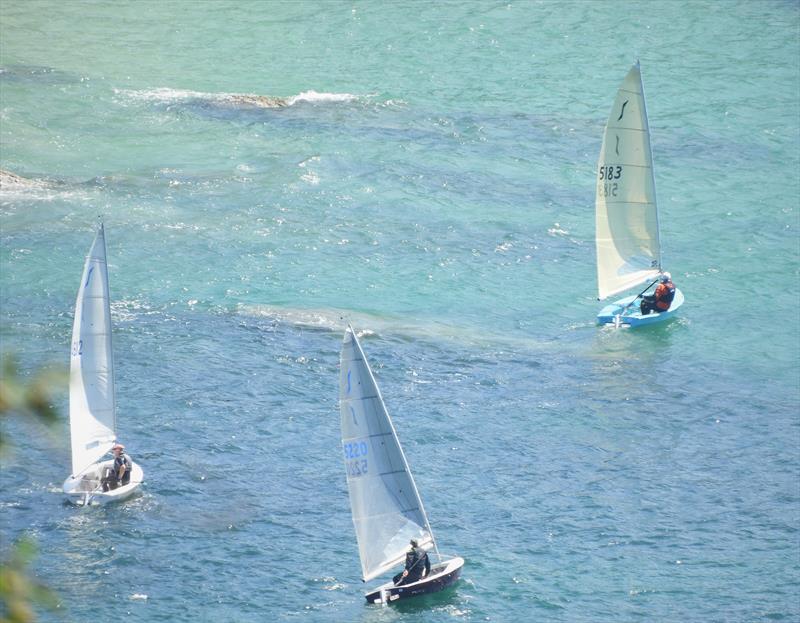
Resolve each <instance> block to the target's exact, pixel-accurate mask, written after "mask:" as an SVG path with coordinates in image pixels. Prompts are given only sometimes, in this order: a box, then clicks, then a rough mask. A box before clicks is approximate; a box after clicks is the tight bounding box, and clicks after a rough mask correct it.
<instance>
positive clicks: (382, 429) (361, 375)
mask: <svg viewBox="0 0 800 623" xmlns="http://www.w3.org/2000/svg"><path fill="white" fill-rule="evenodd" d="M339 408H340V413H341V425H342V449H343V451H344V462H345V469H346V471H347V486H348V489H349V491H350V507H351V510H352V513H353V524H354V526H355V531H356V538H357V540H358V550H359V555H360V557H361V569H362V577H363V579H364V581H365V582H367V581H369V580H371V579H372V578H375V577H377V576H379V575H381V574H382V573H384V572H386V571H388V570H389V569H391V568H392V567H394V566H396V565H398V564H399V563H401V562H403V560H404V558H405V553H406V551H407V550H408V547H409V540H410V539H412V538H416V539H418V540H419V544H420V545H421V546H424V545H425V544H427V543H432V542H433V534H432V533H431V530H430V526H429V525H428V518H427V516H426V515H425V510H424V508H423V507H422V501H421V500H420V497H419V493H418V492H417V487H416V485H415V484H414V479H413V478H412V476H411V471H410V470H409V468H408V463H407V462H406V458H405V456H404V455H403V450H402V449H401V447H400V442H399V441H398V439H397V434H396V433H395V430H394V426H393V425H392V421H391V419H390V418H389V414H388V412H387V411H386V406H385V405H384V403H383V398H382V397H381V394H380V391H379V390H378V386H377V384H376V383H375V378H374V377H373V375H372V370H370V367H369V364H368V363H367V359H366V357H365V356H364V351H363V350H361V345H360V344H359V343H358V339H357V338H356V335H355V332H354V331H353V329H352V328H351V327H348V329H347V331H346V332H345V335H344V343H343V344H342V356H341V366H340V377H339ZM434 546H435V543H434Z"/></svg>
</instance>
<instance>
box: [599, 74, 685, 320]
mask: <svg viewBox="0 0 800 623" xmlns="http://www.w3.org/2000/svg"><path fill="white" fill-rule="evenodd" d="M597 176H598V177H597V193H596V196H595V225H596V230H595V244H596V248H597V288H598V298H599V299H600V300H603V299H605V298H608V297H611V296H614V295H616V294H619V293H621V292H625V291H627V290H631V289H633V288H635V287H637V286H641V285H642V284H644V283H647V282H652V283H651V284H650V285H649V286H648V287H647V288H646V289H645V290H643V291H642V292H641V293H639V294H636V295H630V296H626V297H625V298H621V299H619V300H617V301H614V302H613V303H610V304H608V305H606V306H605V307H603V309H601V310H600V313H599V314H598V315H597V322H598V323H600V324H614V325H616V326H619V325H621V324H624V325H629V326H638V325H645V324H652V323H655V322H660V321H662V320H665V319H667V318H669V317H671V316H673V315H674V314H675V312H677V311H678V308H679V307H680V306H681V305H682V304H683V293H682V292H681V291H680V290H678V289H677V288H676V290H675V296H674V298H673V300H672V304H671V305H670V308H669V309H668V310H667V311H664V312H652V313H650V314H647V315H642V313H641V311H640V309H639V305H638V304H637V299H638V298H639V297H641V296H642V294H644V292H646V291H647V289H649V288H650V287H651V286H652V285H654V284H655V283H656V282H657V281H658V278H659V275H661V274H662V273H663V270H662V267H661V240H660V237H659V223H658V209H657V207H656V182H655V177H654V175H653V153H652V150H651V147H650V126H649V125H648V122H647V109H646V107H645V100H644V87H643V86H642V74H641V72H640V70H639V63H638V61H637V63H636V64H635V65H634V66H633V67H632V68H631V70H630V71H629V72H628V75H627V76H625V80H623V82H622V84H621V85H620V87H619V91H617V97H616V100H615V101H614V106H613V108H612V109H611V114H610V115H609V117H608V122H607V123H606V128H605V133H604V134H603V146H602V147H601V148H600V159H599V161H598V164H597Z"/></svg>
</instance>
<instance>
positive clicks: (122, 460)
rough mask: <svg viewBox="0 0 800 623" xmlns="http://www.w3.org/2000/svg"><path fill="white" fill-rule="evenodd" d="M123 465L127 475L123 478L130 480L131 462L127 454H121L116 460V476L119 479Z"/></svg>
mask: <svg viewBox="0 0 800 623" xmlns="http://www.w3.org/2000/svg"><path fill="white" fill-rule="evenodd" d="M123 465H124V466H125V474H124V475H123V478H124V479H125V480H129V479H130V477H131V462H130V460H129V459H128V456H127V455H126V454H120V455H119V456H118V457H117V458H115V459H114V475H115V476H116V477H117V478H119V477H120V475H119V472H120V469H121V468H122V466H123Z"/></svg>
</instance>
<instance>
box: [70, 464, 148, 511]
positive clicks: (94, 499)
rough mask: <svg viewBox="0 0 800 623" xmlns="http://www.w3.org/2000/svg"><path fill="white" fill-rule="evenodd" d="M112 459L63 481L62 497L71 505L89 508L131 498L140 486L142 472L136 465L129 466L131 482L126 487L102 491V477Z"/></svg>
mask: <svg viewBox="0 0 800 623" xmlns="http://www.w3.org/2000/svg"><path fill="white" fill-rule="evenodd" d="M113 465H114V459H109V460H107V461H100V462H98V463H95V464H94V465H91V466H89V467H88V468H87V469H85V470H83V472H81V473H80V474H78V475H77V476H70V477H69V478H67V479H66V480H65V481H64V486H63V489H64V495H66V496H67V500H68V501H69V502H71V503H72V504H76V505H78V506H89V505H98V504H108V503H110V502H121V501H122V500H126V499H128V498H129V497H131V496H132V495H133V494H134V493H136V491H137V490H138V489H139V487H140V486H141V484H142V481H143V480H144V472H143V471H142V468H141V467H139V465H138V464H137V463H133V464H132V465H131V481H130V482H129V483H128V484H127V485H123V486H121V487H117V488H116V489H112V490H110V491H103V485H102V482H101V480H102V475H103V471H104V470H105V468H107V467H113Z"/></svg>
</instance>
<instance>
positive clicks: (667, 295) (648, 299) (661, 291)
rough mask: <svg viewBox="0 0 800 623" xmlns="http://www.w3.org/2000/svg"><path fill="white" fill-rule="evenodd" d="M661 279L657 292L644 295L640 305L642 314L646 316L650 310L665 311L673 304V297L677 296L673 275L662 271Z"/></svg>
mask: <svg viewBox="0 0 800 623" xmlns="http://www.w3.org/2000/svg"><path fill="white" fill-rule="evenodd" d="M659 281H660V282H661V283H659V284H658V287H657V288H656V292H655V294H647V295H645V296H643V297H642V303H641V305H640V307H639V308H640V309H641V311H642V316H646V315H647V314H649V313H650V312H656V313H660V312H665V311H667V310H668V309H669V306H670V305H672V299H674V298H675V284H674V283H672V276H671V275H670V274H669V273H661V277H659Z"/></svg>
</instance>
